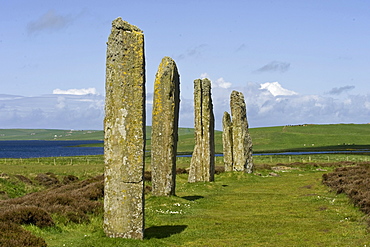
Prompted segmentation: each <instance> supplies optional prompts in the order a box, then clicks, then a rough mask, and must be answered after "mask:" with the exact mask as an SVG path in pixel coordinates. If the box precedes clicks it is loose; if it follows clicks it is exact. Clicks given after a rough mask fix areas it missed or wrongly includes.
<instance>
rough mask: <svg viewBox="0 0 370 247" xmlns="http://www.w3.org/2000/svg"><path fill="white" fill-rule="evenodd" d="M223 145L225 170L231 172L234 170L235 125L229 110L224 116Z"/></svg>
mask: <svg viewBox="0 0 370 247" xmlns="http://www.w3.org/2000/svg"><path fill="white" fill-rule="evenodd" d="M222 145H223V154H224V164H225V172H230V171H232V170H233V127H232V123H231V118H230V114H229V113H228V112H224V116H223V117H222Z"/></svg>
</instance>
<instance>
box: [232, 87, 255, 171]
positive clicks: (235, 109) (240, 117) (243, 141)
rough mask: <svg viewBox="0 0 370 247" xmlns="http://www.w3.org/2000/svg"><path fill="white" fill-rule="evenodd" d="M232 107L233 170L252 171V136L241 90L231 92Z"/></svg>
mask: <svg viewBox="0 0 370 247" xmlns="http://www.w3.org/2000/svg"><path fill="white" fill-rule="evenodd" d="M230 107H231V117H232V126H233V130H232V133H233V170H234V171H244V172H247V173H252V172H253V160H252V138H251V136H250V134H249V130H248V121H247V110H246V105H245V101H244V95H243V94H242V93H241V92H237V91H233V92H232V93H231V96H230Z"/></svg>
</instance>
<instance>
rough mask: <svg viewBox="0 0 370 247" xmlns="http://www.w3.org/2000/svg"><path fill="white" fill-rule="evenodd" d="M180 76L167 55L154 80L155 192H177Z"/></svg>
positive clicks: (166, 194) (153, 140) (163, 193)
mask: <svg viewBox="0 0 370 247" xmlns="http://www.w3.org/2000/svg"><path fill="white" fill-rule="evenodd" d="M179 95H180V76H179V73H178V70H177V67H176V64H175V61H173V60H172V59H171V58H170V57H164V58H163V59H162V62H161V64H160V65H159V67H158V72H157V75H156V78H155V83H154V97H153V112H152V149H151V156H152V159H151V169H152V193H153V195H155V196H170V195H175V185H176V153H177V139H178V122H179V104H180V97H179Z"/></svg>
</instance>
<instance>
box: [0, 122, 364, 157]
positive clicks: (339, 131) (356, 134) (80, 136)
mask: <svg viewBox="0 0 370 247" xmlns="http://www.w3.org/2000/svg"><path fill="white" fill-rule="evenodd" d="M146 131H147V149H148V150H150V147H151V140H150V133H151V127H150V126H147V127H146ZM250 133H251V136H252V141H253V151H254V152H255V153H269V152H285V151H325V150H341V151H343V150H360V149H370V143H369V140H368V136H370V124H331V125H297V126H279V127H265V128H251V129H250ZM103 139H104V134H103V131H96V130H78V131H75V130H25V129H0V140H103ZM193 148H194V130H193V129H191V128H179V142H178V152H180V153H191V152H192V151H193ZM215 148H216V153H222V132H221V131H215Z"/></svg>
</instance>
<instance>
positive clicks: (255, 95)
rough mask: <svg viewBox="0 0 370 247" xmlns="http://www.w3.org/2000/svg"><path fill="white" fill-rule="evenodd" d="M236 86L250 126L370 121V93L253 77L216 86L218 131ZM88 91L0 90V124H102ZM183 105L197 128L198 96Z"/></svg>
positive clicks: (183, 121)
mask: <svg viewBox="0 0 370 247" xmlns="http://www.w3.org/2000/svg"><path fill="white" fill-rule="evenodd" d="M207 77H208V75H207ZM262 85H265V86H264V87H262ZM266 85H267V86H269V87H267V86H266ZM271 85H272V86H271ZM271 88H272V89H276V88H278V89H279V90H280V91H278V92H275V91H274V90H272V89H271ZM233 90H237V91H240V92H242V93H243V94H244V98H245V101H246V105H247V115H248V121H249V126H250V127H263V126H279V125H289V124H304V123H316V124H320V123H321V124H325V123H368V122H370V94H365V95H350V94H346V96H345V97H344V98H341V99H338V98H333V97H331V96H328V95H325V96H321V95H302V94H297V93H296V92H293V91H291V90H288V89H285V88H283V87H282V86H281V85H280V84H278V83H270V84H265V83H263V84H258V83H254V82H249V83H246V84H245V85H244V86H242V87H232V86H231V87H228V88H226V87H213V88H212V101H213V109H214V114H215V121H216V123H215V126H216V129H218V130H221V129H222V116H223V113H224V111H228V112H230V94H231V92H232V91H233ZM62 91H63V90H62ZM65 91H66V92H67V91H68V92H69V90H65ZM87 91H88V92H90V93H87V94H82V95H81V94H70V93H69V94H50V95H42V96H38V97H22V96H11V95H0V98H1V100H0V126H1V127H2V128H62V129H102V128H103V119H104V96H102V95H99V94H93V93H91V92H93V91H89V90H87ZM271 91H272V92H271ZM57 92H58V91H57ZM292 92H293V93H292ZM146 102H147V105H146V113H147V117H146V121H147V124H148V125H151V114H152V93H148V94H147V99H146ZM180 104H181V105H180V119H179V125H180V127H193V126H194V106H193V99H192V98H183V97H181V101H180Z"/></svg>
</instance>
